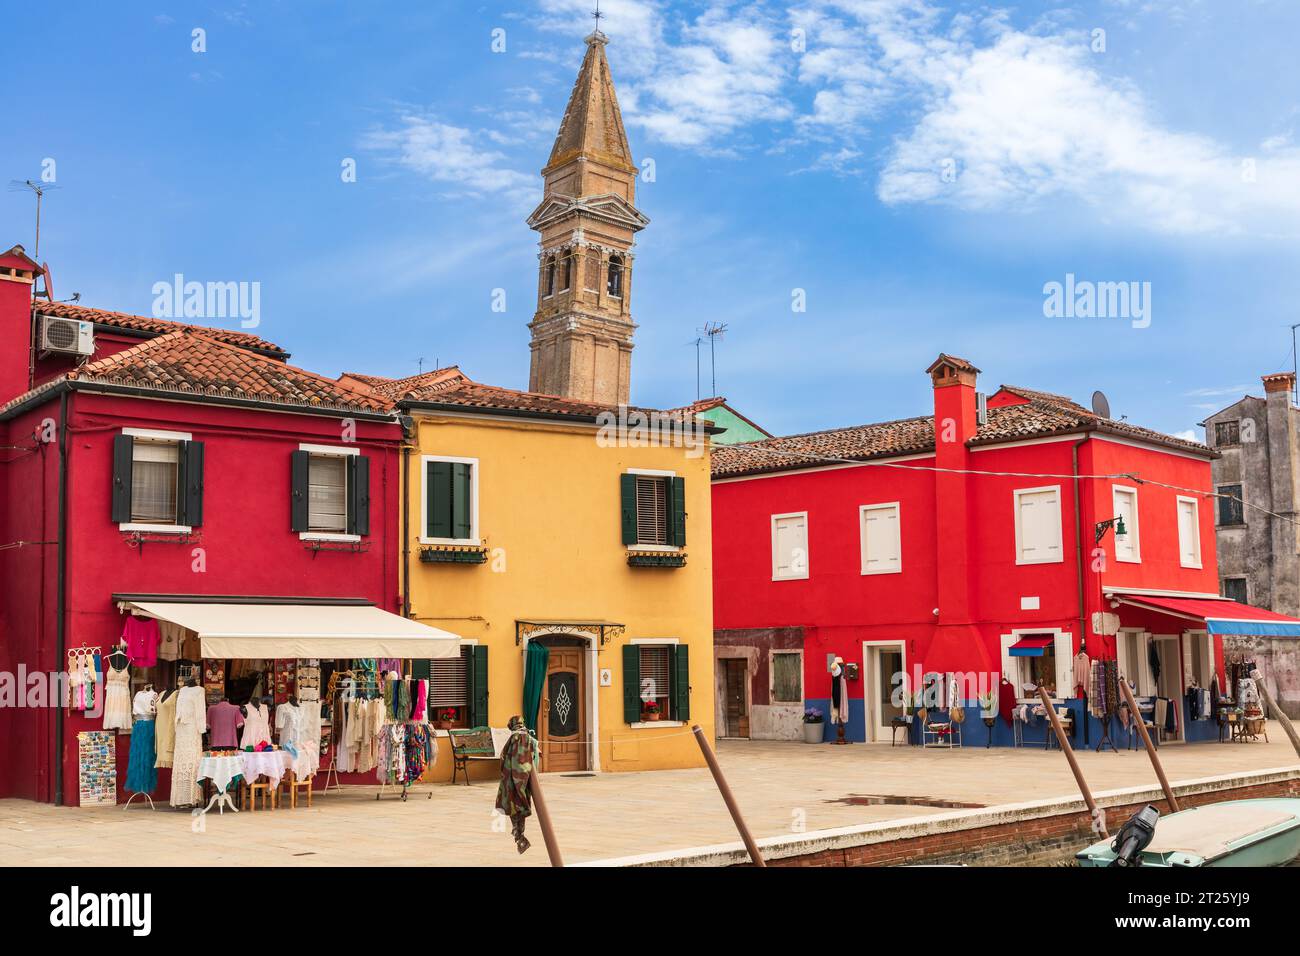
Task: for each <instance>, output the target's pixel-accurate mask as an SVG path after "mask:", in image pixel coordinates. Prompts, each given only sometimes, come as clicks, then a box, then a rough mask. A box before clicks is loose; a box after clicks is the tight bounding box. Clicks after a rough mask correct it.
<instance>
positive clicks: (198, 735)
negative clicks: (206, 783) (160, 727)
mask: <svg viewBox="0 0 1300 956" xmlns="http://www.w3.org/2000/svg"><path fill="white" fill-rule="evenodd" d="M207 720H208V713H207V709H206V708H205V707H204V700H203V688H202V687H182V688H181V690H180V693H178V694H177V695H176V743H175V747H174V749H173V751H172V793H171V805H172V806H173V807H190V806H193V805H194V804H196V803H198V802H199V782H198V776H197V775H198V770H199V760H200V759H202V757H203V731H204V729H205V728H206V726H207Z"/></svg>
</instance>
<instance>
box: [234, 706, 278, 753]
mask: <svg viewBox="0 0 1300 956" xmlns="http://www.w3.org/2000/svg"><path fill="white" fill-rule="evenodd" d="M245 709H246V710H247V711H248V712H247V713H246V714H244V733H243V736H241V737H240V738H239V746H240V747H241V748H242V749H245V750H247V749H248V748H249V747H256V746H257V745H258V744H260V743H262V742H263V741H265V742H266V743H270V742H271V711H270V709H269V708H268V707H267V706H266V705H265V704H252V703H250V704H249V705H248V706H247V708H245Z"/></svg>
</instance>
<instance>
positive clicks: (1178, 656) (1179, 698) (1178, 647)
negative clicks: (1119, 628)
mask: <svg viewBox="0 0 1300 956" xmlns="http://www.w3.org/2000/svg"><path fill="white" fill-rule="evenodd" d="M1151 646H1152V647H1153V648H1154V649H1155V653H1156V655H1157V657H1158V658H1159V660H1160V677H1159V678H1158V679H1157V680H1156V694H1157V696H1159V697H1164V698H1166V699H1168V701H1169V707H1171V708H1172V709H1173V712H1174V717H1175V720H1176V721H1177V724H1176V726H1177V730H1176V731H1175V732H1174V733H1172V734H1170V733H1167V732H1164V729H1163V728H1161V730H1162V734H1161V739H1162V740H1163V741H1164V742H1166V743H1182V742H1183V741H1184V740H1185V739H1186V737H1185V736H1184V733H1183V730H1184V728H1183V689H1184V688H1185V687H1186V686H1187V683H1186V681H1184V679H1183V655H1182V644H1181V642H1180V639H1179V636H1178V635H1177V634H1154V635H1152V637H1151Z"/></svg>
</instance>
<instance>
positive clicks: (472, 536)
mask: <svg viewBox="0 0 1300 956" xmlns="http://www.w3.org/2000/svg"><path fill="white" fill-rule="evenodd" d="M431 461H446V462H450V463H452V464H456V465H469V466H470V470H469V486H470V488H469V497H470V502H469V537H468V538H430V537H429V536H428V535H426V534H425V531H426V529H428V527H429V462H431ZM478 471H479V460H478V459H477V458H458V457H456V456H454V455H421V456H420V544H455V545H472V546H474V547H478V546H479V545H481V544H482V543H483V542H482V538H481V537H480V535H479V523H478Z"/></svg>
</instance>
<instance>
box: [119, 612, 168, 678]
mask: <svg viewBox="0 0 1300 956" xmlns="http://www.w3.org/2000/svg"><path fill="white" fill-rule="evenodd" d="M122 637H123V638H125V639H126V652H127V654H129V655H130V657H131V663H132V664H134V665H135V666H136V667H155V666H157V664H158V645H159V644H160V643H161V642H162V630H161V629H160V628H159V627H158V622H157V620H155V619H154V618H152V617H136V616H135V615H134V614H128V615H127V616H126V625H125V626H124V627H123V628H122Z"/></svg>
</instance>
